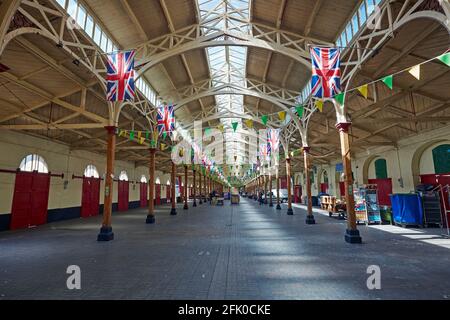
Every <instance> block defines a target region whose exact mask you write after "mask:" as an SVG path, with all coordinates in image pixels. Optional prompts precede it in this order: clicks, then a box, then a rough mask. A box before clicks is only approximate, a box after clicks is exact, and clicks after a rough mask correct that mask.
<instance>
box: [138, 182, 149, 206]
mask: <svg viewBox="0 0 450 320" xmlns="http://www.w3.org/2000/svg"><path fill="white" fill-rule="evenodd" d="M139 182H140V202H141V208H145V207H147V205H148V196H147V195H148V184H147V178H146V177H145V176H144V175H142V176H141V180H140V181H139Z"/></svg>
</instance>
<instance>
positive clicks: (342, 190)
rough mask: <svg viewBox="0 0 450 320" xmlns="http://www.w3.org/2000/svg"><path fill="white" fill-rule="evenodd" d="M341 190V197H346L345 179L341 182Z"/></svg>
mask: <svg viewBox="0 0 450 320" xmlns="http://www.w3.org/2000/svg"><path fill="white" fill-rule="evenodd" d="M339 191H340V193H341V198H343V197H345V182H344V181H340V182H339Z"/></svg>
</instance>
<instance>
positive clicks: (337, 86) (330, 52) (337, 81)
mask: <svg viewBox="0 0 450 320" xmlns="http://www.w3.org/2000/svg"><path fill="white" fill-rule="evenodd" d="M311 60H312V79H311V92H312V96H313V97H316V98H331V97H334V96H335V95H337V94H338V93H339V92H341V69H340V67H341V61H340V52H339V49H337V48H321V47H312V48H311Z"/></svg>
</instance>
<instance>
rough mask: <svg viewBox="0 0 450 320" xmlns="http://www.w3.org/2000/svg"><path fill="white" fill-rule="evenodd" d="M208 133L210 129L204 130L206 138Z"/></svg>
mask: <svg viewBox="0 0 450 320" xmlns="http://www.w3.org/2000/svg"><path fill="white" fill-rule="evenodd" d="M210 132H211V128H206V129H205V136H208V135H209V133H210Z"/></svg>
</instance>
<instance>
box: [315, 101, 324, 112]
mask: <svg viewBox="0 0 450 320" xmlns="http://www.w3.org/2000/svg"><path fill="white" fill-rule="evenodd" d="M314 104H315V105H316V107H317V109H319V111H320V112H322V111H323V101H322V100H316V101H315V102H314Z"/></svg>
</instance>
